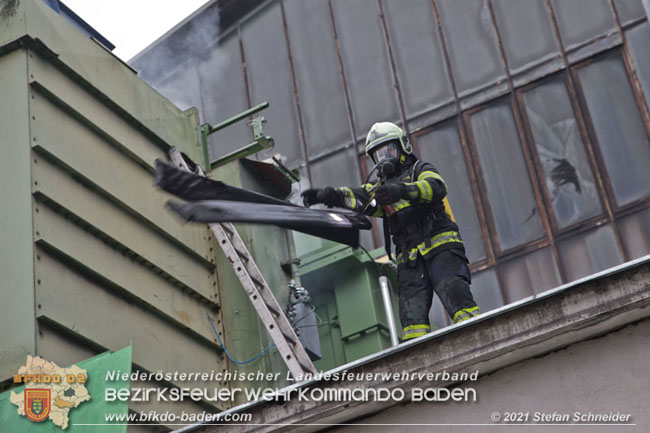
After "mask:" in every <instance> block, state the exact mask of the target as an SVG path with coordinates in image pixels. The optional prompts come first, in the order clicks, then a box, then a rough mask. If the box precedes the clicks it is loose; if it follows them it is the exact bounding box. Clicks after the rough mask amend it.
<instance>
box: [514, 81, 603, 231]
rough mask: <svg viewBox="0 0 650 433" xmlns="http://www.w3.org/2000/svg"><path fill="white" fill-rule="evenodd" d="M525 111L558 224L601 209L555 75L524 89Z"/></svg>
mask: <svg viewBox="0 0 650 433" xmlns="http://www.w3.org/2000/svg"><path fill="white" fill-rule="evenodd" d="M524 102H525V105H526V114H527V116H528V121H529V123H530V128H531V130H532V133H533V138H534V140H535V146H536V147H537V153H538V154H539V159H540V161H541V163H542V168H543V170H544V178H545V181H546V188H547V190H548V192H549V195H550V198H551V201H552V204H553V210H554V211H555V218H556V220H557V223H558V226H559V227H560V228H564V227H567V226H569V225H571V224H574V223H577V222H579V221H582V220H584V219H587V218H590V217H593V216H596V215H599V214H601V213H602V208H601V205H600V199H599V197H598V190H597V188H596V183H595V181H594V176H593V174H592V171H591V167H590V166H589V161H588V160H587V155H586V153H585V149H584V145H583V142H582V138H581V137H580V131H579V130H578V124H577V122H576V119H575V116H574V115H573V108H572V107H571V102H570V100H569V94H568V93H567V90H566V87H565V85H564V80H562V79H556V80H553V81H551V82H548V83H545V84H543V85H541V86H538V87H535V88H534V89H531V90H529V91H528V92H526V93H524Z"/></svg>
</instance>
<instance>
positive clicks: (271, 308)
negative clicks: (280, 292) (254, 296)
mask: <svg viewBox="0 0 650 433" xmlns="http://www.w3.org/2000/svg"><path fill="white" fill-rule="evenodd" d="M265 305H266V308H268V309H269V311H270V312H271V313H273V314H274V315H275V316H276V317H279V316H280V312H279V311H278V310H276V309H275V308H273V307H272V306H270V305H269V304H266V303H265Z"/></svg>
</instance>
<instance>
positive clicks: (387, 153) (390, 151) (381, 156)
mask: <svg viewBox="0 0 650 433" xmlns="http://www.w3.org/2000/svg"><path fill="white" fill-rule="evenodd" d="M399 146H400V145H399V142H397V140H393V141H388V142H386V143H383V144H381V145H380V146H379V147H377V148H375V149H373V150H372V152H371V156H372V159H373V160H374V162H375V164H379V163H380V162H382V161H385V160H387V159H396V158H397V157H398V156H399Z"/></svg>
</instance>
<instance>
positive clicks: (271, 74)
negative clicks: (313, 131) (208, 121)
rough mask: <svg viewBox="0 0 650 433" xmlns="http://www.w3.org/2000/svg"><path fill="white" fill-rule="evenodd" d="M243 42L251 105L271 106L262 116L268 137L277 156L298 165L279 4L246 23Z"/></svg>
mask: <svg viewBox="0 0 650 433" xmlns="http://www.w3.org/2000/svg"><path fill="white" fill-rule="evenodd" d="M242 42H243V44H244V56H245V58H246V71H247V73H248V87H249V89H250V94H251V101H252V103H253V105H256V104H259V103H261V102H263V101H269V104H270V107H269V108H268V109H266V110H265V111H264V112H263V113H262V116H264V118H265V119H266V120H267V121H268V123H267V124H266V125H265V126H264V133H265V134H266V135H269V136H271V137H273V139H274V140H275V152H280V153H281V154H282V155H283V156H286V157H287V164H288V165H290V166H294V165H297V163H298V162H299V161H300V160H302V158H303V156H302V150H301V144H300V138H299V135H298V134H299V126H298V113H297V111H296V101H295V95H294V91H293V82H292V80H291V70H290V68H289V61H288V58H289V56H288V53H287V43H286V39H285V36H284V26H283V24H282V15H281V11H280V4H279V3H274V4H273V5H271V6H270V7H269V8H268V9H265V10H264V11H261V13H258V14H257V16H256V17H255V18H253V19H251V20H248V21H246V24H245V25H244V26H243V29H242ZM213 73H214V72H213Z"/></svg>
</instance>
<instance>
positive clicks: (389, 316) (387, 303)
mask: <svg viewBox="0 0 650 433" xmlns="http://www.w3.org/2000/svg"><path fill="white" fill-rule="evenodd" d="M379 286H380V287H381V297H382V298H383V300H384V310H386V321H387V322H388V332H389V333H390V342H391V345H392V346H397V345H398V344H399V340H398V339H397V328H395V319H393V307H392V303H391V300H390V285H389V283H388V278H387V277H385V276H381V277H379Z"/></svg>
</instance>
